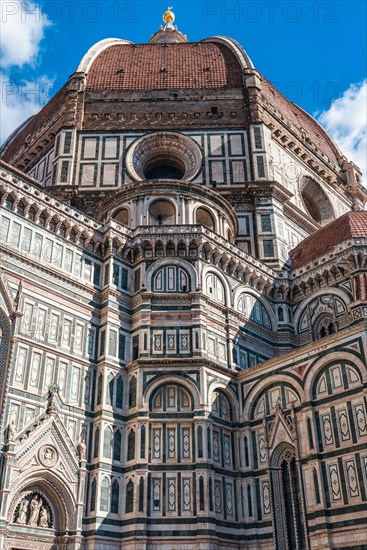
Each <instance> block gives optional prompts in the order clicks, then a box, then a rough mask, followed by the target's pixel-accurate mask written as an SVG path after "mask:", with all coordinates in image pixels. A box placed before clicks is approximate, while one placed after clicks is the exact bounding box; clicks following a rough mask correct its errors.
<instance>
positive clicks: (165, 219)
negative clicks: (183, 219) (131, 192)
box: [149, 199, 176, 225]
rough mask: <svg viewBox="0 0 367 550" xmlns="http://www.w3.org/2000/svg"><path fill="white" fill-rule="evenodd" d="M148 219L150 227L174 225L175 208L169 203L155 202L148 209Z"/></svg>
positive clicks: (165, 201) (163, 201) (164, 201)
mask: <svg viewBox="0 0 367 550" xmlns="http://www.w3.org/2000/svg"><path fill="white" fill-rule="evenodd" d="M149 218H150V223H151V224H152V225H174V224H175V223H176V208H175V206H174V205H173V203H172V202H170V201H167V200H165V199H159V200H156V201H154V202H153V203H152V204H151V205H150V207H149Z"/></svg>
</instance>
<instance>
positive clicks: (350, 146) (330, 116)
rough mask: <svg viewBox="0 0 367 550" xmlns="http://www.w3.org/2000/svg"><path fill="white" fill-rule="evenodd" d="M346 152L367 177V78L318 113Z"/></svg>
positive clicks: (348, 157)
mask: <svg viewBox="0 0 367 550" xmlns="http://www.w3.org/2000/svg"><path fill="white" fill-rule="evenodd" d="M317 118H318V120H319V122H320V123H321V124H322V125H323V127H324V128H325V130H326V131H327V132H328V133H329V134H330V136H331V137H332V138H333V139H334V141H335V142H336V144H337V145H338V147H339V148H340V150H341V152H342V153H343V155H345V156H346V157H347V159H348V160H351V161H353V162H354V163H355V164H356V165H357V166H358V167H359V168H360V169H361V170H362V173H363V175H364V181H365V182H366V177H367V80H364V81H363V82H360V83H358V84H351V86H350V87H349V88H348V90H346V91H345V92H344V93H343V95H342V96H341V97H340V98H339V99H336V100H335V101H333V103H332V104H331V106H330V109H328V110H327V111H323V112H322V113H321V114H318V116H317Z"/></svg>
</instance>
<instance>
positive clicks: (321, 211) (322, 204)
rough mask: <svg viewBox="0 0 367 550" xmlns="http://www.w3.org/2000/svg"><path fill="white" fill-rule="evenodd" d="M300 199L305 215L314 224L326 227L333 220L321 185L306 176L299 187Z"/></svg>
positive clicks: (331, 211) (328, 202)
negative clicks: (313, 221)
mask: <svg viewBox="0 0 367 550" xmlns="http://www.w3.org/2000/svg"><path fill="white" fill-rule="evenodd" d="M300 191H301V198H302V202H303V205H304V208H305V210H306V212H307V214H308V215H309V216H310V217H311V218H312V219H313V220H315V222H317V223H319V224H321V225H326V224H327V223H329V222H331V221H332V220H333V219H334V217H335V216H334V213H333V209H332V206H331V204H330V201H329V199H328V197H327V195H326V193H325V191H324V190H323V189H322V187H321V185H320V184H318V183H317V182H316V181H315V180H313V179H312V178H310V177H308V176H304V177H303V178H302V180H301V185H300Z"/></svg>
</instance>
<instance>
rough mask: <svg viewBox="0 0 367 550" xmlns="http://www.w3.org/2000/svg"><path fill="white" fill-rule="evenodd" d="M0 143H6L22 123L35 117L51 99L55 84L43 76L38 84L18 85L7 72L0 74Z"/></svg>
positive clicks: (26, 82) (24, 83)
mask: <svg viewBox="0 0 367 550" xmlns="http://www.w3.org/2000/svg"><path fill="white" fill-rule="evenodd" d="M0 86H1V88H0V90H1V93H0V101H1V103H0V110H1V117H0V143H2V142H4V141H5V140H6V139H7V138H8V137H9V136H10V134H11V133H12V132H13V131H14V130H15V129H16V128H18V126H19V125H20V124H22V122H24V121H25V120H27V118H29V117H30V116H32V115H34V114H35V113H36V112H37V111H38V110H39V109H40V108H41V107H42V106H43V105H44V104H45V103H46V102H47V101H48V98H49V90H50V89H51V88H52V86H53V82H52V81H51V80H49V79H48V78H47V77H45V76H41V77H40V78H39V79H38V80H37V81H36V82H28V81H23V82H21V83H20V84H18V85H16V84H14V82H12V81H11V80H10V78H9V76H8V75H7V74H6V73H5V72H0Z"/></svg>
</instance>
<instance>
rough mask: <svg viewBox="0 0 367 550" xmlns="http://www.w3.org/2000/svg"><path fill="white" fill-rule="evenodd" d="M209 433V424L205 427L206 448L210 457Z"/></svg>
mask: <svg viewBox="0 0 367 550" xmlns="http://www.w3.org/2000/svg"><path fill="white" fill-rule="evenodd" d="M211 447H212V446H211V433H210V428H209V426H208V427H207V429H206V450H207V454H208V458H211V457H212V448H211Z"/></svg>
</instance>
